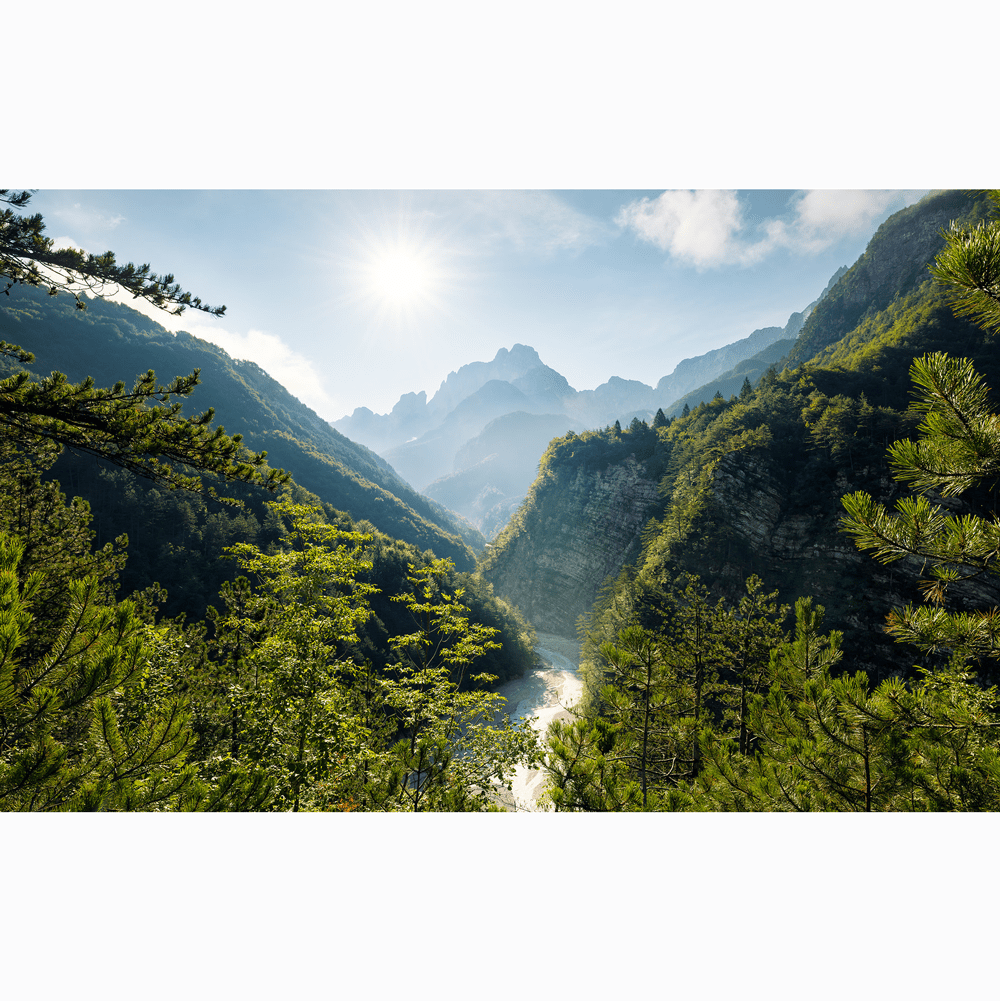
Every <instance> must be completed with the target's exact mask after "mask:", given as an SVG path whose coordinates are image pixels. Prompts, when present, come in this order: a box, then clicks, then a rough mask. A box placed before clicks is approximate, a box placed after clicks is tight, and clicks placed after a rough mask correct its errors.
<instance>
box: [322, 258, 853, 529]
mask: <svg viewBox="0 0 1000 1001" xmlns="http://www.w3.org/2000/svg"><path fill="white" fill-rule="evenodd" d="M845 270H846V268H842V269H841V270H840V271H838V272H837V273H836V274H835V275H834V276H833V278H831V280H830V282H829V284H828V285H827V288H826V289H824V291H823V293H822V294H821V295H820V297H819V299H817V300H815V301H814V302H812V303H810V304H809V305H808V306H806V308H805V309H804V310H802V311H801V312H797V313H793V314H792V315H791V316H790V317H789V320H788V323H787V324H786V325H785V326H784V327H766V328H762V329H759V330H755V331H754V332H753V333H752V334H750V335H749V336H748V337H745V338H743V339H742V340H740V341H736V342H734V343H733V344H728V345H725V346H723V347H721V348H717V349H715V350H713V351H709V352H706V354H704V355H700V356H698V357H697V358H686V359H684V360H683V361H681V362H680V363H679V364H678V365H677V366H676V367H675V369H674V371H673V372H672V373H671V374H670V375H667V376H664V377H663V378H662V379H660V380H659V382H658V383H657V385H656V386H655V387H653V386H650V385H646V384H645V383H643V382H640V381H638V380H635V379H623V378H621V377H619V376H612V377H611V378H609V379H608V381H607V382H605V383H603V384H601V385H600V386H598V387H597V388H596V389H592V390H576V389H574V388H573V387H572V386H570V384H569V382H568V381H567V380H566V378H565V377H564V376H562V375H561V374H560V373H559V372H557V371H556V370H555V369H553V368H551V367H549V366H548V365H546V364H545V363H544V362H543V361H542V359H541V358H540V357H539V355H538V352H537V351H535V349H534V348H532V347H529V346H527V345H524V344H515V345H514V346H513V347H512V348H510V350H508V349H507V348H501V349H500V350H499V351H498V352H497V354H496V356H495V357H494V358H493V360H492V361H489V362H481V361H477V362H472V363H470V364H468V365H463V366H462V367H461V368H460V369H458V370H457V371H455V372H451V373H450V374H449V375H448V377H447V378H446V379H445V380H444V381H443V382H442V383H441V386H440V387H439V389H438V390H437V392H436V393H435V394H434V396H433V397H432V398H431V399H430V400H428V399H427V394H426V393H425V392H420V393H407V394H404V395H403V396H401V397H400V399H399V401H398V402H397V404H396V406H395V407H393V409H392V411H391V412H390V413H389V414H381V415H379V414H374V413H373V412H372V411H371V410H369V409H367V408H365V407H359V408H357V409H356V410H355V411H354V412H353V414H351V415H350V416H349V417H344V418H342V419H341V420H339V421H335V422H333V426H334V427H335V428H336V429H337V430H339V431H341V432H342V433H343V434H345V435H346V436H348V437H349V438H351V439H353V440H355V441H360V442H362V443H364V444H365V445H367V446H368V447H369V448H372V449H373V450H375V451H377V452H378V453H379V454H380V455H381V456H383V457H384V458H385V459H386V460H387V461H388V462H389V463H390V464H391V465H392V467H393V468H394V469H395V470H396V471H397V472H398V473H399V474H400V475H401V476H402V477H403V478H404V479H406V480H407V481H408V482H409V483H411V484H412V485H413V486H414V487H415V488H416V489H417V490H420V491H422V492H423V493H425V494H426V495H428V496H429V497H431V498H433V499H434V500H436V501H438V502H439V503H440V504H441V505H443V506H444V507H445V508H447V509H449V510H451V511H454V512H456V513H457V514H458V515H460V516H461V517H462V518H465V519H467V520H468V521H469V522H471V523H472V524H473V525H474V526H475V527H476V528H477V529H479V530H480V531H481V532H483V534H484V535H486V537H487V538H491V537H493V536H494V535H495V534H496V532H497V531H498V530H499V529H500V528H502V527H503V525H504V524H505V523H506V520H507V518H508V517H509V515H510V513H511V512H512V511H513V510H514V509H515V508H516V506H517V504H518V503H520V501H521V499H522V498H523V497H524V496H525V494H526V492H527V488H528V486H530V483H531V480H532V479H533V478H534V474H535V471H536V469H537V462H538V458H539V456H540V455H541V454H542V452H543V451H544V450H545V446H546V445H547V444H548V440H543V435H544V434H547V433H550V432H551V433H553V435H559V434H564V433H565V432H566V431H568V430H572V431H577V432H579V431H582V430H584V429H587V428H596V427H601V426H605V425H610V424H613V423H614V422H615V421H619V422H621V423H623V424H627V423H629V422H630V421H631V420H632V419H633V418H639V419H640V420H644V421H647V422H650V421H652V419H653V416H654V414H655V413H656V411H657V409H659V408H661V407H662V408H663V409H664V410H668V409H669V407H670V405H671V403H672V402H673V400H674V399H676V398H677V397H679V396H681V395H682V394H683V393H685V392H688V391H689V390H691V389H694V388H695V387H698V386H701V385H704V384H705V383H706V381H707V380H709V379H711V378H713V377H714V376H716V375H718V374H719V373H721V372H724V371H725V370H726V369H729V368H731V367H732V366H733V365H734V364H738V363H740V362H742V361H744V360H746V359H749V358H754V357H756V356H758V355H759V354H760V353H761V352H762V351H766V350H767V349H768V347H769V346H770V345H772V344H773V343H775V342H781V343H784V341H789V342H790V340H789V339H790V338H792V337H794V336H795V335H797V333H798V332H799V330H800V329H801V327H802V324H803V322H804V321H805V319H806V318H807V317H808V316H809V314H810V312H811V311H812V309H813V308H814V307H815V305H816V303H817V302H819V301H820V299H822V298H823V296H824V295H826V294H827V292H828V291H829V289H830V288H831V287H832V286H833V285H834V284H835V283H836V282H837V280H838V279H839V277H840V276H841V274H842V273H843V272H844V271H845ZM784 350H785V349H783V350H782V354H784ZM488 427H489V428H490V429H491V430H490V434H489V436H488V437H490V439H491V440H492V441H493V442H494V447H493V450H492V451H491V452H488V453H484V452H483V451H482V448H480V447H473V448H471V449H470V448H467V446H469V445H470V443H472V442H473V441H474V440H475V439H476V438H477V437H478V436H479V435H482V434H485V433H486V431H487V428H488ZM529 428H530V430H529ZM473 454H475V455H476V458H475V459H473V458H472V455H473Z"/></svg>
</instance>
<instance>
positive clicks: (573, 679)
mask: <svg viewBox="0 0 1000 1001" xmlns="http://www.w3.org/2000/svg"><path fill="white" fill-rule="evenodd" d="M535 652H536V653H537V654H538V655H539V656H540V657H541V658H542V660H543V662H544V663H543V664H542V666H541V667H537V668H534V669H533V670H531V671H528V672H527V673H526V674H525V675H524V677H523V678H516V679H515V680H513V681H508V682H507V683H506V684H504V685H502V686H501V687H500V688H499V689H498V691H499V692H500V694H501V695H502V696H503V697H504V698H505V699H506V700H507V713H508V714H509V715H510V718H511V721H514V720H518V719H525V718H526V717H529V716H534V717H536V720H535V724H534V726H535V729H536V730H538V732H539V733H540V734H541V735H542V736H544V734H545V731H546V729H547V728H548V725H549V723H550V722H551V721H552V720H554V719H557V718H558V719H569V718H570V713H568V712H567V711H566V710H567V709H568V708H569V707H570V706H572V705H574V704H575V703H576V702H578V701H579V699H580V697H581V695H583V680H582V679H581V678H580V674H579V668H578V665H579V661H580V648H579V645H578V644H576V643H573V642H572V641H570V640H567V639H563V638H562V637H561V636H552V635H550V634H548V633H539V634H538V646H536V647H535ZM512 786H513V788H512V789H511V790H510V791H509V792H508V791H507V790H502V791H501V792H500V794H499V797H498V798H499V800H500V803H501V805H502V806H504V807H505V808H506V809H507V810H509V811H511V812H535V811H538V810H540V809H544V807H541V806H540V805H539V803H538V799H539V797H540V796H541V795H542V793H543V792H544V791H545V773H544V772H543V771H541V770H540V769H537V768H525V767H524V766H523V765H521V766H518V769H517V771H516V772H515V773H514V781H513V783H512Z"/></svg>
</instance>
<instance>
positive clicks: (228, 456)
mask: <svg viewBox="0 0 1000 1001" xmlns="http://www.w3.org/2000/svg"><path fill="white" fill-rule="evenodd" d="M30 197H31V193H30V192H25V191H20V192H11V191H9V190H6V189H3V190H0V201H2V202H6V203H7V204H8V205H9V206H10V207H9V208H6V209H4V210H3V211H2V212H0V276H6V278H7V280H8V284H7V287H6V289H5V290H4V291H5V292H6V293H7V294H8V295H9V294H10V289H11V288H12V287H13V286H14V285H15V284H18V283H23V284H26V285H35V286H37V285H42V284H47V285H48V286H49V292H50V294H52V295H55V294H57V293H58V292H59V291H60V290H64V291H68V292H70V293H71V294H72V295H74V296H75V297H76V300H77V306H78V307H79V308H81V309H83V308H85V304H84V302H83V300H82V299H81V298H80V294H81V293H82V292H84V291H86V292H88V293H89V294H91V295H97V296H100V295H104V294H109V293H110V292H113V291H114V290H115V289H116V288H117V287H121V288H123V289H126V290H127V291H129V292H131V293H132V294H133V295H134V296H136V297H141V298H144V299H146V300H148V301H149V302H151V303H153V305H155V306H158V307H160V308H162V309H166V310H168V311H169V312H171V313H173V314H179V313H182V312H183V311H184V309H185V308H186V307H188V306H190V307H192V308H194V309H200V310H202V311H205V312H208V313H211V314H213V315H217V316H221V315H222V313H223V311H224V308H225V307H218V308H214V307H209V306H205V305H203V304H202V302H201V300H200V299H198V298H192V296H191V295H190V293H187V292H183V291H181V289H180V287H179V286H177V285H175V284H173V275H164V276H160V275H156V274H154V273H152V272H151V271H150V270H149V265H146V264H144V265H142V266H141V267H135V266H134V265H132V264H128V265H126V266H124V267H120V266H119V265H117V264H116V263H115V259H114V255H113V254H112V253H110V252H108V253H106V254H103V255H100V256H97V257H95V256H94V255H93V254H83V253H82V252H80V251H77V250H53V249H52V240H51V239H50V238H49V237H46V236H44V235H43V232H44V228H45V226H44V223H43V221H42V217H41V216H40V215H37V214H36V215H34V216H30V217H27V216H22V215H19V214H18V213H16V212H15V211H14V209H16V208H23V207H24V206H25V205H26V204H27V203H28V201H29V199H30ZM0 356H5V357H7V358H11V359H13V360H15V361H17V362H22V363H30V362H32V361H34V355H32V354H31V352H30V351H26V350H25V349H24V348H22V347H20V346H19V345H17V344H8V343H7V342H5V341H0ZM198 381H199V373H198V371H197V370H195V371H194V372H193V373H192V374H191V375H188V376H183V377H179V378H176V379H174V380H173V381H172V382H170V383H168V384H167V385H163V384H161V383H159V382H158V381H157V379H156V377H155V375H154V373H153V372H152V371H149V372H147V373H146V374H145V375H144V376H141V377H140V378H139V379H138V380H137V381H136V383H135V385H134V386H133V387H132V388H131V390H128V389H126V387H125V384H124V383H122V382H119V383H117V384H116V385H115V386H114V387H112V388H111V389H101V388H98V387H96V386H95V385H94V382H93V380H92V379H89V378H88V379H85V380H84V381H83V382H81V383H79V384H76V385H73V384H71V383H70V382H69V381H68V380H67V379H66V377H65V376H64V375H63V374H62V373H60V372H53V373H52V374H51V375H49V376H47V377H46V378H44V379H42V380H41V381H39V382H34V381H31V380H30V378H29V375H28V373H27V372H25V371H23V370H22V371H21V372H18V373H16V374H14V375H12V376H10V377H8V378H6V379H3V380H0V438H2V439H3V440H4V441H5V442H6V443H7V444H8V445H9V446H13V447H16V448H20V449H29V450H31V449H37V448H39V447H41V446H42V445H44V443H55V444H57V445H59V446H68V447H70V448H73V449H75V450H77V451H79V452H84V453H88V454H91V455H95V456H99V457H101V458H104V459H107V460H109V461H111V462H113V463H116V464H117V465H120V466H123V467H124V468H126V469H130V470H132V472H134V473H137V474H139V475H140V476H145V477H148V478H150V479H153V480H156V481H158V482H161V483H164V484H166V485H167V486H169V487H180V488H183V489H187V490H194V491H205V492H207V493H209V494H210V495H212V496H217V494H216V492H215V488H214V487H213V486H211V485H209V486H207V487H206V486H205V485H204V484H203V482H202V480H201V478H200V476H199V475H197V474H198V473H212V474H215V475H217V476H220V477H221V478H222V479H224V480H227V481H233V480H240V481H244V482H249V483H256V484H260V485H262V486H265V487H267V488H268V489H269V490H275V489H277V487H278V486H279V485H280V484H281V483H283V482H287V480H288V475H287V474H286V473H284V472H283V471H282V470H267V468H266V457H267V453H266V452H261V453H251V452H249V451H248V450H247V449H246V448H245V447H244V446H243V444H242V437H241V436H240V435H238V434H237V435H234V436H232V437H229V436H227V435H226V434H225V432H224V429H223V428H221V427H219V428H215V429H214V430H213V429H212V428H211V427H210V424H211V422H212V418H213V416H214V414H213V411H212V410H208V411H206V412H205V413H203V414H200V415H196V416H192V417H184V416H182V414H181V406H182V404H181V403H180V402H179V401H181V400H183V399H184V398H186V397H187V396H189V395H190V394H191V392H192V391H193V390H194V388H195V386H197V385H198ZM179 467H188V469H187V470H186V471H185V470H183V469H182V468H179Z"/></svg>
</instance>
